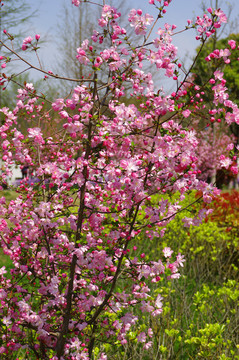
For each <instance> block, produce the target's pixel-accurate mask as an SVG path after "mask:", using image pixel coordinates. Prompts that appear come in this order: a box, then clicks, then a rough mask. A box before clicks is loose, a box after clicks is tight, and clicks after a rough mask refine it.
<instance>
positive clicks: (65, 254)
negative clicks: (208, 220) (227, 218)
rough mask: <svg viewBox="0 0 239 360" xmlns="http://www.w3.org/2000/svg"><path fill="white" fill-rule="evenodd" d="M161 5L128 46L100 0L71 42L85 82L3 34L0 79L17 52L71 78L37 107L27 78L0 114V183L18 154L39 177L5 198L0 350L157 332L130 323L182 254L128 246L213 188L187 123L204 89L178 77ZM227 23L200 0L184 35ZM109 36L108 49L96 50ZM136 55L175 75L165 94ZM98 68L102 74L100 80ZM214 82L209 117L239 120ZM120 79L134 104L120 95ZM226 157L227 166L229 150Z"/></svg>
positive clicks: (217, 79) (84, 352) (154, 234)
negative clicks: (94, 15)
mask: <svg viewBox="0 0 239 360" xmlns="http://www.w3.org/2000/svg"><path fill="white" fill-rule="evenodd" d="M170 2H171V1H156V0H155V1H154V0H150V1H149V3H150V6H152V7H155V8H156V10H157V12H158V15H157V17H156V18H155V19H154V18H153V17H152V16H151V15H149V14H143V12H142V11H141V10H140V9H138V10H135V9H133V10H131V11H130V13H129V17H128V21H129V24H130V26H131V27H133V29H134V30H135V33H136V34H137V36H138V37H139V39H140V40H139V41H140V46H137V47H134V44H132V43H131V41H130V38H129V37H128V36H127V31H126V30H125V28H124V27H122V24H121V23H123V20H121V17H120V13H119V12H118V10H116V9H115V8H114V7H112V6H109V5H106V4H105V3H104V1H103V2H101V1H100V0H99V1H98V2H97V5H99V6H101V8H102V16H101V18H100V19H99V24H98V28H97V29H96V30H95V31H94V33H93V34H92V39H91V40H84V41H83V43H82V44H81V45H80V47H79V48H78V49H76V57H77V59H78V60H79V63H80V64H83V65H87V66H89V65H90V66H91V68H92V72H91V75H89V76H88V77H86V78H83V79H68V78H64V76H60V75H56V74H54V73H52V72H51V71H47V70H44V69H42V68H41V67H40V66H39V67H38V68H37V67H36V66H35V65H33V64H30V63H29V62H28V61H27V60H26V59H25V58H24V55H19V54H18V53H17V52H16V51H15V50H14V45H13V36H12V35H11V34H9V33H8V32H7V30H4V34H5V37H6V38H5V41H2V42H1V45H2V47H3V48H5V49H6V51H7V52H9V51H10V52H11V54H12V55H11V58H9V57H8V58H6V57H4V56H2V57H1V61H2V65H1V66H2V69H5V68H6V69H5V70H4V73H3V74H2V77H1V85H2V86H3V87H5V86H6V84H7V82H8V81H11V80H12V79H14V76H13V75H12V76H11V75H10V74H8V73H7V69H8V62H9V61H11V59H14V58H16V59H19V60H21V62H23V63H24V64H26V67H27V68H35V69H37V70H38V71H40V72H41V73H42V74H43V76H47V77H52V78H56V79H57V78H58V79H63V80H65V81H71V82H72V83H73V84H75V86H74V88H73V90H72V93H71V94H70V95H69V96H67V97H66V98H57V99H55V100H54V101H53V102H52V104H51V108H50V109H48V110H46V109H45V107H44V106H43V101H42V97H43V96H42V95H41V94H38V93H37V90H36V89H34V86H33V84H31V83H26V84H25V85H24V86H23V87H22V88H20V89H19V90H18V94H17V97H16V106H15V108H13V109H9V108H6V107H5V108H3V109H1V112H2V113H3V114H4V121H3V122H2V124H1V127H0V137H1V145H2V146H1V151H2V161H3V164H4V168H3V169H2V174H1V181H2V182H3V183H4V182H5V181H6V179H7V176H11V167H12V164H13V163H15V164H18V165H19V166H21V167H23V166H28V167H29V169H30V171H31V172H32V173H34V178H31V177H26V178H24V179H23V180H22V181H21V183H20V184H17V185H16V188H15V191H16V192H17V194H18V196H17V198H16V199H15V200H11V201H7V200H6V199H5V197H4V196H2V197H1V198H0V213H1V222H0V227H1V235H0V238H1V248H2V250H3V252H4V254H5V256H8V257H10V259H11V261H12V268H11V269H10V271H7V269H5V268H4V267H2V268H1V269H0V280H1V289H0V304H1V307H0V314H1V318H0V319H1V320H0V321H1V327H0V334H1V337H0V353H1V359H10V358H11V359H13V358H14V359H16V357H19V358H20V359H21V358H22V357H21V356H23V357H24V358H27V356H28V357H29V358H30V359H47V360H50V359H51V360H68V359H69V360H70V359H71V360H79V359H85V360H86V359H93V358H94V359H101V360H103V359H107V351H108V350H107V349H108V347H106V344H107V345H108V346H109V344H110V346H111V348H112V349H115V350H114V351H116V350H117V349H120V351H121V352H124V353H125V354H126V351H127V344H128V343H129V342H130V341H134V342H136V343H138V346H139V347H140V346H141V347H142V350H144V351H147V350H149V349H150V348H151V347H153V345H154V337H153V335H154V334H153V330H152V329H151V328H150V327H148V328H146V327H145V326H144V327H143V328H142V329H141V327H138V328H137V323H138V321H139V314H140V313H146V314H149V316H150V317H158V316H160V313H161V312H162V308H163V301H162V300H163V299H162V298H161V296H160V292H159V289H160V281H162V280H163V279H165V281H166V280H167V281H177V280H175V279H177V278H178V277H179V276H180V274H179V268H180V266H183V261H184V259H183V255H181V254H178V255H176V256H175V257H174V255H172V253H173V251H172V250H171V249H170V248H165V249H164V251H163V253H162V259H150V258H149V257H148V256H147V254H145V253H138V252H137V242H138V240H139V239H142V238H143V239H144V241H145V242H148V241H150V239H152V238H157V239H159V241H160V238H161V237H163V234H164V230H165V228H166V226H167V224H168V223H169V221H171V220H172V219H173V218H174V216H175V214H176V213H177V212H178V211H182V210H183V208H182V206H181V200H182V199H184V197H185V196H186V195H187V193H189V192H191V191H192V190H194V189H196V190H198V191H200V192H201V194H202V199H203V200H204V202H206V203H209V202H210V201H211V199H212V196H214V195H216V194H217V193H218V191H217V189H216V188H215V187H214V186H213V185H209V184H207V183H206V182H205V181H203V180H200V179H199V178H198V175H199V173H200V171H199V170H198V165H197V163H198V161H199V160H198V158H197V155H196V154H197V145H198V140H197V137H196V132H195V131H194V130H193V129H192V128H190V126H189V127H187V128H186V127H184V126H183V125H182V124H183V121H184V120H185V119H188V118H190V117H191V116H193V114H194V113H195V111H197V110H198V109H199V108H201V107H203V106H204V105H203V95H202V90H201V89H200V88H199V87H195V86H190V87H189V86H188V83H187V81H188V80H187V79H188V76H189V73H190V71H189V72H188V73H185V74H183V80H182V82H180V81H179V80H178V79H179V75H180V71H181V65H180V63H178V60H177V49H176V47H175V46H174V45H173V42H172V37H173V35H175V34H176V30H175V29H176V26H175V25H172V26H171V25H169V24H165V25H162V20H161V18H162V17H163V15H164V13H165V12H166V10H167V6H168V5H169V3H170ZM72 3H73V4H74V5H75V6H79V3H80V1H77V0H73V1H72ZM158 22H159V24H158ZM223 22H226V17H225V15H224V13H223V12H222V11H221V10H220V9H219V10H213V9H211V8H209V9H208V12H207V14H205V15H204V16H203V17H197V19H196V22H195V23H194V24H193V23H192V21H190V20H188V23H187V26H186V30H188V29H190V28H195V29H196V31H197V39H198V40H200V41H201V42H202V46H203V44H204V42H205V41H206V39H207V38H208V37H210V36H211V34H213V33H214V31H215V28H218V27H220V26H221V23H223ZM153 32H156V37H155V39H154V40H153V41H151V40H150V39H149V37H150V36H152V34H153ZM106 39H108V40H109V41H110V42H111V45H110V47H107V48H105V49H104V50H101V51H100V52H97V44H98V43H101V44H103V43H104V41H105V40H106ZM108 40H107V41H108ZM39 41H40V36H39V35H36V36H35V39H33V37H30V36H29V37H27V38H25V39H24V40H23V44H22V50H24V51H29V50H34V51H35V52H36V53H37V52H38V46H39ZM11 43H12V44H11ZM230 51H233V47H232V46H231V49H230V48H229V49H227V51H226V52H225V53H222V54H221V53H219V54H215V56H221V57H222V58H223V59H225V61H228V60H229V57H230ZM210 59H211V60H212V61H213V56H211V58H210ZM145 62H150V63H151V65H152V66H155V67H156V68H157V69H158V70H159V71H162V72H164V73H165V75H166V76H167V77H171V78H173V79H174V81H175V91H174V92H173V93H172V94H171V95H166V94H164V93H163V91H162V90H160V91H158V89H156V88H155V86H154V83H153V79H152V76H151V74H150V73H145V72H144V71H143V67H144V63H145ZM103 67H104V71H105V69H107V71H108V75H107V77H103V79H102V80H101V81H98V78H99V76H98V74H100V72H101V71H102V68H103ZM104 79H105V80H104ZM212 80H213V81H211V82H212V83H213V84H212V93H213V96H214V109H215V114H218V113H219V112H220V113H221V112H223V114H224V118H225V121H226V122H227V123H228V124H231V123H232V122H236V123H238V122H239V110H238V107H237V106H236V105H235V104H233V103H232V102H231V101H230V100H229V97H228V95H227V89H226V87H225V82H224V80H223V76H222V75H220V76H219V74H217V73H215V74H214V78H213V79H212ZM129 85H130V86H131V94H130V99H132V100H130V99H129V101H128V103H126V102H123V101H122V99H123V98H124V99H125V96H124V95H125V87H126V86H127V87H129ZM135 98H136V99H137V101H138V102H137V106H136V105H135V104H134V99H135ZM201 98H202V101H200V99H201ZM20 119H21V120H22V119H25V121H26V122H27V123H29V128H28V130H27V133H23V132H21V131H20V130H19V126H18V122H19V120H20ZM223 156H224V162H223V163H222V164H221V165H222V166H226V167H230V166H231V164H232V159H231V158H230V155H229V154H227V155H223ZM221 161H222V160H221ZM174 193H175V194H176V195H175V196H174V197H172V196H171V195H172V194H174ZM208 211H209V210H206V207H205V208H202V210H200V212H199V213H198V214H197V215H196V216H195V217H194V218H188V217H186V218H185V219H184V223H185V225H186V226H188V225H195V224H198V222H200V220H201V219H203V217H204V216H205V215H206V214H207V212H208ZM132 334H133V335H132ZM19 354H20V355H19ZM22 354H24V355H22ZM111 358H114V355H111Z"/></svg>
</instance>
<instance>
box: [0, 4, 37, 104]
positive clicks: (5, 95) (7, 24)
mask: <svg viewBox="0 0 239 360" xmlns="http://www.w3.org/2000/svg"><path fill="white" fill-rule="evenodd" d="M33 16H34V12H33V11H32V10H31V5H30V3H29V2H28V3H27V2H26V1H25V0H8V1H4V2H3V1H2V0H0V40H3V39H2V37H3V31H4V30H6V31H7V32H8V33H9V34H11V35H12V36H13V37H14V38H18V37H20V36H21V30H20V31H19V28H18V31H17V33H16V27H17V26H19V25H23V24H25V23H26V22H28V25H29V20H30V19H32V18H33ZM3 24H4V28H3ZM0 53H1V55H6V56H8V55H9V54H7V53H4V51H3V49H2V46H1V44H0ZM10 89H11V87H10V88H9V89H8V91H7V92H6V91H5V92H3V91H2V87H0V107H2V106H5V105H6V103H8V104H9V106H10V105H11V102H12V97H11V96H10V92H11V90H10ZM9 101H10V103H9Z"/></svg>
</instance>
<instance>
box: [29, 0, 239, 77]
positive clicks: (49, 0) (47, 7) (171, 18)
mask: <svg viewBox="0 0 239 360" xmlns="http://www.w3.org/2000/svg"><path fill="white" fill-rule="evenodd" d="M25 1H26V3H29V5H31V7H32V9H33V10H37V13H36V14H37V15H36V17H35V18H34V21H32V23H31V25H29V26H27V29H28V30H27V33H26V36H27V35H30V36H34V35H35V34H36V33H39V34H40V35H41V36H42V37H46V39H47V41H46V43H45V45H44V46H43V47H42V49H41V50H40V57H41V60H42V61H43V64H44V68H46V70H49V69H51V64H52V63H54V62H55V60H56V58H57V57H59V56H60V54H59V52H58V51H57V46H56V38H57V24H59V23H60V22H61V20H60V19H61V16H62V11H63V5H64V4H65V5H66V6H69V7H72V6H73V5H71V0H34V2H33V1H32V0H25ZM96 1H97V2H99V1H100V0H96ZM215 1H216V0H213V1H212V0H204V3H205V4H206V6H207V7H209V6H210V5H211V3H215ZM218 1H219V6H220V7H221V8H222V9H223V10H224V11H225V12H227V9H228V7H227V1H225V0H218ZM233 1H234V2H233ZM106 3H107V0H106ZM201 3H202V0H172V3H171V4H170V6H169V7H168V10H167V14H166V15H165V18H163V19H161V21H160V22H159V23H158V27H160V26H163V25H164V23H165V22H168V23H169V24H175V25H177V30H181V29H183V28H184V27H185V25H186V22H187V19H192V18H194V17H195V16H196V15H201V14H202V10H201ZM115 4H118V8H119V9H120V7H121V6H127V7H129V8H136V9H138V8H141V9H142V10H143V11H144V12H148V13H150V14H152V15H154V16H156V15H157V13H156V12H155V11H154V6H151V5H149V3H148V0H114V5H115ZM231 4H233V12H232V15H233V16H231V19H237V18H238V19H239V2H238V0H232V1H231ZM76 10H77V9H76ZM66 31H67V29H66ZM227 31H229V28H228V30H227ZM235 32H239V28H238V27H237V28H236V29H235ZM69 36H70V34H69ZM174 43H175V45H176V46H177V47H178V49H179V51H178V56H179V58H180V59H182V60H184V62H186V63H187V61H188V59H190V58H191V57H192V56H193V55H194V54H195V49H196V47H197V46H198V45H199V43H198V42H197V41H196V40H195V32H194V30H191V31H187V32H184V33H182V34H180V35H177V36H175V37H174ZM79 45H80V44H79ZM24 55H25V54H24ZM32 76H34V77H35V76H36V75H35V74H33V75H32Z"/></svg>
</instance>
